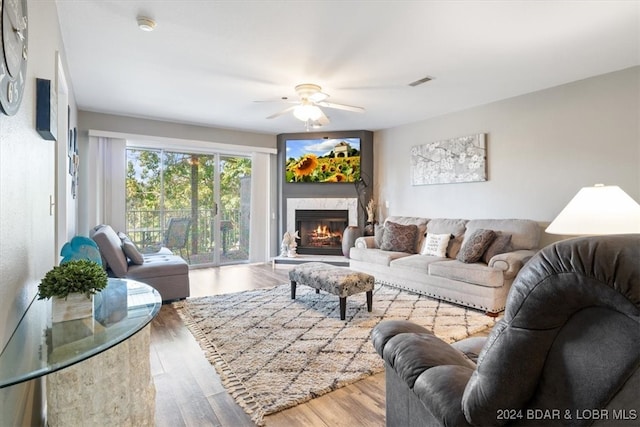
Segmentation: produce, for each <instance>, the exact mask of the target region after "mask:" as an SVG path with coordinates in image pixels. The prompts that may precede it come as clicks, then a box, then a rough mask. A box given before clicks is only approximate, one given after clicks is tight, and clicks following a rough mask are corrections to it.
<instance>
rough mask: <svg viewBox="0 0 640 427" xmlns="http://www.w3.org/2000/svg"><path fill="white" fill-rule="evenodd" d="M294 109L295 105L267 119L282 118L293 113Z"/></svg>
mask: <svg viewBox="0 0 640 427" xmlns="http://www.w3.org/2000/svg"><path fill="white" fill-rule="evenodd" d="M294 108H296V106H295V105H293V106H291V107H289V108H285V109H284V110H282V111H279V112H277V113H275V114H272V115H270V116H269V117H267V119H275V118H276V117H280V116H282V115H284V114H287V113H288V112H289V111H293V109H294Z"/></svg>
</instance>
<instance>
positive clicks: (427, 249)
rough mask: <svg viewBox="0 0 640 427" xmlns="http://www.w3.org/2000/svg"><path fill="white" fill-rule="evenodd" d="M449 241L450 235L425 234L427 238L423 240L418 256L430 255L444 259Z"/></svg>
mask: <svg viewBox="0 0 640 427" xmlns="http://www.w3.org/2000/svg"><path fill="white" fill-rule="evenodd" d="M449 239H451V234H433V233H427V238H426V239H424V243H423V244H422V250H421V251H420V255H432V256H437V257H441V258H446V256H447V247H448V246H449Z"/></svg>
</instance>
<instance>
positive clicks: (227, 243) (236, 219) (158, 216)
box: [126, 209, 248, 255]
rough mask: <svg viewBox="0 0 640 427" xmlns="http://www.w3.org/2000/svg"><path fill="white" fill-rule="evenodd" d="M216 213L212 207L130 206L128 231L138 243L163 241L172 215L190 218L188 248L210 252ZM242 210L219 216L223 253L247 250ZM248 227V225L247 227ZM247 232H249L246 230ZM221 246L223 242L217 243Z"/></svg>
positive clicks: (213, 243) (141, 245)
mask: <svg viewBox="0 0 640 427" xmlns="http://www.w3.org/2000/svg"><path fill="white" fill-rule="evenodd" d="M214 215H215V212H214V210H212V209H199V210H197V211H192V210H191V209H178V210H129V211H127V212H126V233H127V235H128V236H129V238H130V239H131V240H132V241H133V242H134V243H136V245H138V246H139V247H142V248H145V247H149V246H156V245H158V244H162V243H163V241H164V236H165V235H166V231H167V229H166V228H167V225H168V222H169V219H170V218H190V219H191V228H190V230H189V236H188V243H187V244H188V249H189V252H190V254H191V255H197V254H204V253H211V252H213V250H214V249H215V248H216V245H215V242H214V232H213V231H214V230H213V226H214V220H213V219H214ZM242 228H243V227H242V223H241V213H240V211H239V210H234V211H231V212H222V217H221V220H220V240H221V241H220V245H221V249H222V253H223V254H226V253H227V252H229V251H238V250H243V249H244V250H246V248H243V246H244V238H243V232H242ZM245 228H246V227H245ZM245 234H248V233H246V232H245ZM218 247H220V246H218Z"/></svg>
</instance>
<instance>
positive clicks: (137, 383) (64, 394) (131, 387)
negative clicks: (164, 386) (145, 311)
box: [47, 325, 156, 427]
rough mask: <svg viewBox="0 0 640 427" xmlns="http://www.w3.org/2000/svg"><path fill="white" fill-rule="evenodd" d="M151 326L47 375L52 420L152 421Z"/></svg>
mask: <svg viewBox="0 0 640 427" xmlns="http://www.w3.org/2000/svg"><path fill="white" fill-rule="evenodd" d="M150 331H151V326H150V325H147V326H146V327H145V328H144V329H142V330H140V332H138V333H137V334H135V335H133V336H132V337H131V338H129V339H127V340H125V341H123V342H122V343H120V344H118V345H116V346H115V347H112V348H111V349H109V350H107V351H105V352H103V353H100V354H98V355H96V356H94V357H91V358H89V359H87V360H85V361H83V362H80V363H77V364H75V365H73V366H70V367H68V368H65V369H62V370H60V371H57V372H54V373H52V374H49V375H47V419H48V425H49V426H50V427H55V426H65V427H67V426H90V425H96V426H98V425H102V426H119V427H120V426H153V425H155V397H156V389H155V386H154V384H153V378H152V376H151V367H150V362H149V343H150V336H151V335H150Z"/></svg>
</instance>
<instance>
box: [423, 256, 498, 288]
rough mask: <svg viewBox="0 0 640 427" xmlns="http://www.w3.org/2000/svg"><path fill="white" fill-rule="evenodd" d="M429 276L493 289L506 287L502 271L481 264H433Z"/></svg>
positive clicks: (452, 262) (457, 262)
mask: <svg viewBox="0 0 640 427" xmlns="http://www.w3.org/2000/svg"><path fill="white" fill-rule="evenodd" d="M429 274H430V275H432V276H434V277H443V278H446V279H451V280H459V281H461V282H466V283H471V284H473V285H480V286H488V287H492V288H498V287H500V286H502V285H504V276H503V274H502V271H501V270H498V269H497V268H492V267H489V266H487V265H485V264H480V263H474V264H466V263H464V262H461V261H457V260H450V261H438V262H433V263H431V264H429Z"/></svg>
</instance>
